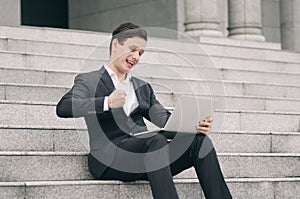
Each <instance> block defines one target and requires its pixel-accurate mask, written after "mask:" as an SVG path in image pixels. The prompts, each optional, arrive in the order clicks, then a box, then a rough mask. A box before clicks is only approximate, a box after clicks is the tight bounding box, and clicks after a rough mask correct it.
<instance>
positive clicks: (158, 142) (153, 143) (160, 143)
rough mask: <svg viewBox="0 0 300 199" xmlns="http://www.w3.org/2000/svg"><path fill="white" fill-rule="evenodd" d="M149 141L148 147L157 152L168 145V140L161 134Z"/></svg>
mask: <svg viewBox="0 0 300 199" xmlns="http://www.w3.org/2000/svg"><path fill="white" fill-rule="evenodd" d="M148 139H149V140H148V141H147V145H148V147H154V149H156V150H157V149H159V148H162V147H164V146H166V145H167V144H168V140H167V138H166V137H165V136H163V135H161V134H156V135H154V136H152V137H150V138H148Z"/></svg>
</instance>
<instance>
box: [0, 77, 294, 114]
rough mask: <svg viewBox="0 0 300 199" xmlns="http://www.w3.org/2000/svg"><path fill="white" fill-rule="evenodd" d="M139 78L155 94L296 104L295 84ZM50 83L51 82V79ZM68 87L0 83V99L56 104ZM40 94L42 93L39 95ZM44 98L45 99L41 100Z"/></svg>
mask: <svg viewBox="0 0 300 199" xmlns="http://www.w3.org/2000/svg"><path fill="white" fill-rule="evenodd" d="M140 78H142V79H143V80H145V81H147V82H150V83H151V85H152V87H153V88H154V90H155V91H157V92H163V93H175V94H176V95H179V94H181V93H183V94H185V93H187V94H191V93H193V94H196V95H208V96H211V95H212V96H246V97H248V96H249V97H258V98H284V99H286V98H292V99H296V100H297V99H299V97H300V86H299V85H296V84H294V85H293V84H285V85H283V84H266V83H265V84H262V83H251V82H240V81H227V80H226V81H225V80H224V81H222V82H218V81H205V80H201V79H200V80H199V79H193V78H188V79H177V78H173V77H140ZM37 79H38V78H37ZM32 81H34V80H32ZM37 81H38V80H37ZM51 81H55V79H52V80H51ZM70 87H71V86H48V85H39V84H32V83H31V84H19V83H16V84H15V83H0V99H7V100H33V101H34V100H35V101H43V100H46V101H49V100H50V101H53V100H54V101H57V100H58V99H60V97H61V96H62V95H63V94H64V93H65V92H66V91H67V90H68V89H69V88H70ZM20 90H22V92H23V93H26V95H22V96H20V95H18V93H19V92H18V91H20ZM20 92H21V91H20ZM42 92H45V93H44V94H43V93H42ZM49 93H52V94H51V97H50V95H48V94H49ZM45 95H46V96H47V97H46V98H45V97H44V96H45ZM49 97H50V98H49ZM287 100H288V99H287ZM296 109H297V108H296Z"/></svg>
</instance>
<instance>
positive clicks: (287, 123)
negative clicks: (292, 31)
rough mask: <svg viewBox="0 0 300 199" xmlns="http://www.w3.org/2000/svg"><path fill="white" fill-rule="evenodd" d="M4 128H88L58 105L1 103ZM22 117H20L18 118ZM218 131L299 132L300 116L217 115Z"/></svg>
mask: <svg viewBox="0 0 300 199" xmlns="http://www.w3.org/2000/svg"><path fill="white" fill-rule="evenodd" d="M0 110H1V115H0V125H8V124H9V125H36V126H44V127H52V128H53V127H55V128H63V127H72V128H80V129H81V128H84V127H85V123H84V120H83V118H77V119H70V118H68V119H63V118H58V117H57V116H56V114H55V112H56V111H55V104H53V103H52V104H51V103H50V104H49V103H40V104H39V103H30V102H12V101H1V102H0ZM16 113H18V114H16ZM213 117H214V118H215V122H214V124H215V126H213V130H214V131H224V130H227V131H279V132H295V131H299V129H300V128H299V120H300V113H299V112H298V113H297V112H295V113H293V112H268V111H246V110H245V111H241V110H225V114H224V112H223V111H222V112H221V111H218V110H216V111H215V114H214V116H213Z"/></svg>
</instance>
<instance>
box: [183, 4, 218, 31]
mask: <svg viewBox="0 0 300 199" xmlns="http://www.w3.org/2000/svg"><path fill="white" fill-rule="evenodd" d="M184 6H185V23H184V26H185V32H186V34H188V35H189V36H191V37H199V36H208V37H221V36H223V33H222V32H221V30H220V20H219V16H218V0H185V1H184Z"/></svg>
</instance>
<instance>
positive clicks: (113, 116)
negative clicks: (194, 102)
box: [56, 67, 170, 173]
mask: <svg viewBox="0 0 300 199" xmlns="http://www.w3.org/2000/svg"><path fill="white" fill-rule="evenodd" d="M132 82H133V86H134V89H135V93H136V96H137V99H138V102H139V106H138V107H137V108H136V109H135V110H134V111H133V112H132V113H131V114H130V116H128V117H127V115H126V114H125V113H124V111H123V108H117V109H110V110H109V111H105V112H104V111H103V104H104V98H105V96H109V95H110V94H111V93H112V92H113V91H114V90H115V88H114V85H113V82H112V80H111V78H110V76H109V74H108V73H107V71H106V70H105V68H104V67H102V68H101V69H100V70H97V71H92V72H89V73H82V74H79V75H77V76H76V77H75V80H74V85H73V87H72V88H71V90H70V91H68V92H67V93H66V94H65V95H64V96H63V97H62V99H61V100H60V101H59V102H58V104H57V106H56V113H57V115H58V116H59V117H63V118H67V117H84V119H85V122H86V125H87V128H88V132H89V139H90V155H91V156H93V157H95V158H96V159H97V160H98V161H99V162H101V164H99V165H102V166H99V168H98V170H99V173H102V172H104V170H105V169H106V168H107V167H108V166H109V165H110V164H111V163H112V162H113V160H114V156H115V152H116V145H117V144H118V142H121V141H122V140H123V139H126V138H127V137H128V136H131V135H132V134H134V133H137V132H142V131H146V130H147V127H146V125H145V123H144V120H143V118H146V119H147V120H149V121H151V122H152V123H154V124H155V125H157V126H158V127H163V126H164V125H165V123H166V121H167V120H168V118H169V116H170V112H169V111H168V110H166V109H165V108H164V107H163V106H162V105H161V104H160V103H159V102H158V100H157V99H156V97H155V95H154V92H153V89H152V88H151V86H150V84H149V83H147V82H145V81H143V80H141V79H138V78H135V77H132Z"/></svg>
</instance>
